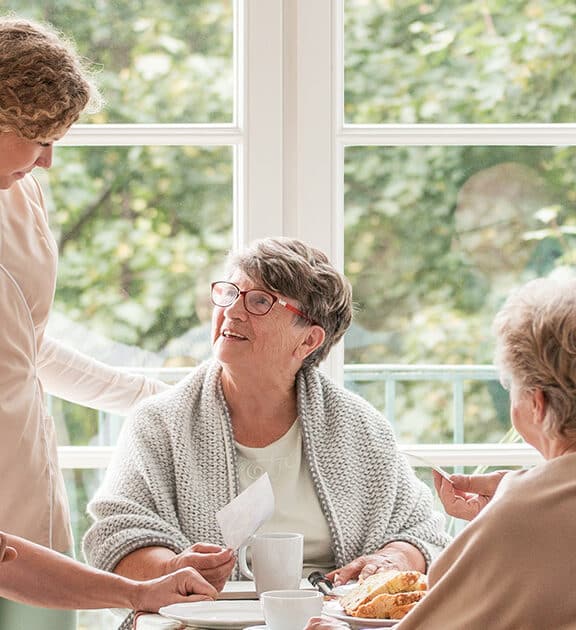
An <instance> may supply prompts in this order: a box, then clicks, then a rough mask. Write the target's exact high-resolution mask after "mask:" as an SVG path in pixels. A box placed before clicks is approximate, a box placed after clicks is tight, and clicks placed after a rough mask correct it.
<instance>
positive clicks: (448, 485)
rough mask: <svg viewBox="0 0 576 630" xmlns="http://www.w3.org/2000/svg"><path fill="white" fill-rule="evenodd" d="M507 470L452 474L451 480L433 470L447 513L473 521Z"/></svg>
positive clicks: (488, 500)
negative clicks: (477, 473) (480, 473)
mask: <svg viewBox="0 0 576 630" xmlns="http://www.w3.org/2000/svg"><path fill="white" fill-rule="evenodd" d="M506 472H507V471H505V470H504V471H498V472H493V473H488V474H485V475H458V474H455V475H450V481H446V479H443V478H442V477H441V476H440V475H439V474H438V473H437V472H434V471H433V472H432V474H433V477H434V486H435V488H436V492H437V493H438V496H439V497H440V501H441V502H442V505H443V506H444V509H445V510H446V513H447V514H449V515H450V516H455V517H456V518H462V519H464V520H466V521H471V520H472V519H473V518H474V517H476V516H478V514H479V513H480V512H481V511H482V509H483V508H484V507H486V505H488V503H489V502H490V500H491V499H492V497H493V496H494V493H495V492H496V488H498V485H499V484H500V482H501V481H502V478H503V477H504V475H506Z"/></svg>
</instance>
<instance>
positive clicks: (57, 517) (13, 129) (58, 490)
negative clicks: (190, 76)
mask: <svg viewBox="0 0 576 630" xmlns="http://www.w3.org/2000/svg"><path fill="white" fill-rule="evenodd" d="M99 100H100V97H99V94H98V91H97V89H96V88H95V87H94V86H93V85H92V83H91V80H90V77H89V73H88V72H87V71H86V70H85V68H84V67H83V64H82V62H81V60H80V57H79V56H78V54H77V52H76V51H75V49H74V47H73V46H72V45H71V44H70V43H68V42H67V41H66V40H65V39H64V38H63V37H61V36H60V35H59V34H58V33H56V32H55V31H54V30H53V29H51V28H50V27H49V26H45V25H40V24H37V23H33V22H29V21H25V20H21V19H18V18H13V17H0V432H1V435H2V440H0V479H1V484H0V531H6V532H8V533H10V534H14V535H17V536H21V537H23V538H27V539H29V540H31V541H33V542H35V543H38V544H40V545H44V546H46V547H49V548H51V549H54V550H56V551H60V552H63V553H71V552H72V548H73V542H72V535H71V530H70V524H69V511H68V501H67V497H66V492H65V487H64V480H63V477H62V474H61V472H60V469H59V466H58V459H57V450H56V437H55V430H54V423H53V420H52V418H50V417H49V416H48V415H47V412H46V409H45V406H44V391H45V390H46V391H48V392H50V393H52V394H55V395H57V396H59V397H62V398H65V399H67V400H70V401H73V402H77V403H81V404H83V405H86V406H90V407H95V408H99V409H104V410H107V411H112V412H115V413H120V414H124V413H126V412H127V410H128V409H129V408H130V407H131V406H133V405H134V404H135V403H137V402H138V401H140V400H141V399H143V398H144V397H146V396H149V395H150V394H154V393H156V392H158V391H160V390H162V389H164V388H165V387H166V386H165V385H164V384H163V383H161V382H160V381H151V380H148V379H145V378H143V377H140V376H132V375H129V374H123V373H121V372H119V371H117V370H115V369H112V368H110V367H108V366H106V365H104V364H102V363H99V362H97V361H94V360H92V359H90V358H89V357H87V356H85V355H81V354H79V353H77V352H75V351H73V350H71V349H68V348H66V347H64V346H61V345H60V344H58V343H57V342H56V341H55V340H53V339H50V338H48V337H47V336H46V335H45V328H46V324H47V322H48V318H49V315H50V310H51V307H52V303H53V299H54V288H55V283H56V269H57V258H58V252H57V247H56V242H55V240H54V238H53V236H52V234H51V233H50V230H49V227H48V218H47V213H46V208H45V205H44V199H43V197H42V191H41V190H40V187H39V185H38V183H37V182H36V180H35V179H34V178H33V176H32V175H31V171H32V170H33V169H34V168H35V167H36V166H40V167H43V168H49V167H50V165H51V163H52V149H53V143H54V142H55V141H56V140H59V139H60V138H62V136H64V134H65V133H66V132H67V131H68V129H69V128H70V126H71V125H72V124H73V123H74V122H75V121H76V120H77V119H78V117H79V115H80V113H81V112H82V111H83V110H84V109H85V108H86V107H87V106H88V105H91V106H92V107H93V108H94V107H97V105H98V102H99ZM35 614H36V616H34V615H35ZM51 614H54V615H55V617H54V618H53V620H52V621H50V615H51ZM62 614H66V613H62ZM38 619H41V626H40V625H39V622H38ZM74 624H75V618H74V615H70V613H68V619H67V621H64V620H63V618H62V616H61V613H60V612H59V611H56V612H54V611H51V612H50V613H49V612H48V611H44V610H42V611H40V612H39V611H38V610H34V609H25V608H24V607H21V606H18V605H16V604H11V603H9V602H7V601H6V600H0V628H9V629H10V630H19V629H20V628H33V627H42V628H43V629H44V630H48V629H49V628H52V627H53V628H58V630H65V629H66V628H73V627H74Z"/></svg>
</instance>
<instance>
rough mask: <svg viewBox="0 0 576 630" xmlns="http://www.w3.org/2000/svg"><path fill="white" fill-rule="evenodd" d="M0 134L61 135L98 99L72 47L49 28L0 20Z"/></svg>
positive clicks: (93, 107) (18, 20) (9, 18)
mask: <svg viewBox="0 0 576 630" xmlns="http://www.w3.org/2000/svg"><path fill="white" fill-rule="evenodd" d="M0 85H1V86H2V89H1V90H0V131H12V132H14V133H16V134H17V135H19V136H20V137H22V138H27V139H29V140H42V139H44V140H52V139H54V138H58V137H60V136H62V135H63V134H64V133H65V132H66V131H67V130H68V128H69V127H70V125H72V124H73V123H74V122H76V121H77V120H78V117H79V116H80V113H81V112H82V111H83V110H84V109H86V108H87V107H88V106H90V109H91V110H92V111H96V110H97V109H98V108H99V107H100V105H101V102H102V101H101V97H100V94H99V92H98V89H97V88H96V86H95V84H94V83H93V81H92V78H91V76H90V71H89V69H88V67H87V65H86V64H85V63H84V61H83V60H82V58H81V57H80V56H79V55H78V53H77V51H76V49H75V47H74V45H73V44H72V42H71V41H69V40H68V39H67V38H66V37H65V36H64V35H62V34H61V33H59V32H57V31H56V30H55V29H54V28H53V27H52V26H50V25H48V24H40V23H37V22H32V21H30V20H23V19H21V18H18V17H14V16H1V17H0Z"/></svg>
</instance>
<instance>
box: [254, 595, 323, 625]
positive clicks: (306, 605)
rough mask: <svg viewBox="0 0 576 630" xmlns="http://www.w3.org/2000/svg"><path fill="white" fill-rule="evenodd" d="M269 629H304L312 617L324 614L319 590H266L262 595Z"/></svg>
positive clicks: (261, 598)
mask: <svg viewBox="0 0 576 630" xmlns="http://www.w3.org/2000/svg"><path fill="white" fill-rule="evenodd" d="M260 600H261V602H262V609H263V611H264V619H265V620H266V628H267V629H268V630H304V627H305V626H306V624H307V623H308V619H310V617H318V616H319V615H321V614H322V606H323V604H324V597H323V595H322V593H320V592H319V591H305V590H300V591H265V592H264V593H262V595H261V596H260Z"/></svg>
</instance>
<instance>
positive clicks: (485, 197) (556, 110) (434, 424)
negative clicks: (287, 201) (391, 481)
mask: <svg viewBox="0 0 576 630" xmlns="http://www.w3.org/2000/svg"><path fill="white" fill-rule="evenodd" d="M345 7H346V14H345V32H346V36H345V73H346V84H345V116H346V120H347V121H348V122H349V123H352V124H390V123H411V124H415V123H421V124H430V123H474V124H479V123H521V122H530V123H561V122H574V120H575V119H576V81H575V80H574V71H573V70H574V62H575V55H576V35H575V31H574V28H573V24H574V21H575V17H576V5H574V3H571V2H568V1H566V0H542V1H538V2H536V1H534V2H529V1H525V0H522V1H520V0H512V1H510V0H503V1H501V0H484V1H482V2H477V1H474V2H462V1H460V0H442V1H437V2H419V1H414V2H412V1H410V0H399V1H394V0H388V1H385V2H371V1H370V0H347V1H346V2H345ZM575 166H576V151H575V150H574V149H573V148H572V147H537V146H530V147H514V146H506V147H502V146H500V147H496V146H445V147H442V146H428V147H419V146H412V147H352V148H349V149H348V150H347V152H346V162H345V186H346V187H345V195H346V199H345V208H346V209H345V252H346V255H345V261H346V263H345V264H346V267H345V271H346V273H347V275H348V277H349V278H350V279H351V280H352V283H353V286H354V294H355V299H356V302H357V305H358V312H357V317H356V323H357V324H358V325H359V326H360V327H361V329H362V331H363V336H364V341H363V343H361V344H357V345H355V346H352V345H351V344H348V345H347V353H346V361H347V362H349V363H358V362H359V363H436V364H459V363H468V364H474V363H480V364H484V363H491V361H492V353H493V342H492V337H491V334H490V324H491V320H492V317H493V316H494V314H495V312H496V310H497V309H498V307H499V305H500V304H501V302H502V301H503V299H504V298H505V296H506V295H507V294H508V292H509V291H510V290H511V289H512V288H513V287H514V286H517V285H518V284H521V283H523V282H525V281H527V280H528V279H530V278H532V277H535V276H538V275H546V274H548V273H551V272H553V271H554V270H555V269H556V270H557V271H558V268H559V267H565V268H567V269H568V270H573V269H574V266H575V263H576V250H575V247H574V245H575V243H576V239H575V234H576V212H575V206H574V202H575V199H576V186H575V185H574V184H575V181H574V173H575ZM359 389H360V391H361V393H362V394H363V395H364V396H366V397H367V398H369V399H370V400H371V401H372V402H373V403H374V404H376V405H377V406H379V407H380V408H384V392H383V387H382V384H381V383H373V384H371V385H370V384H365V385H362V386H361V387H360V388H359ZM450 400H451V391H450V389H449V386H448V385H439V384H437V383H408V384H405V385H403V386H402V389H401V392H399V395H398V407H399V408H398V409H397V410H396V416H397V418H398V426H397V431H398V433H399V435H400V436H401V439H405V440H407V441H412V440H414V441H422V442H444V441H452V439H453V436H452V427H451V424H450V422H449V419H448V418H447V416H448V415H449V408H450ZM466 404H467V406H466V410H465V439H466V441H470V442H476V441H477V442H482V441H494V440H498V439H499V438H500V437H501V436H502V435H503V434H504V433H505V431H506V429H507V427H508V423H509V420H508V413H507V396H506V395H505V394H504V392H503V391H502V390H501V388H500V387H499V386H498V385H497V384H491V385H489V386H488V387H487V386H486V385H485V384H482V383H469V384H467V390H466Z"/></svg>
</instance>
